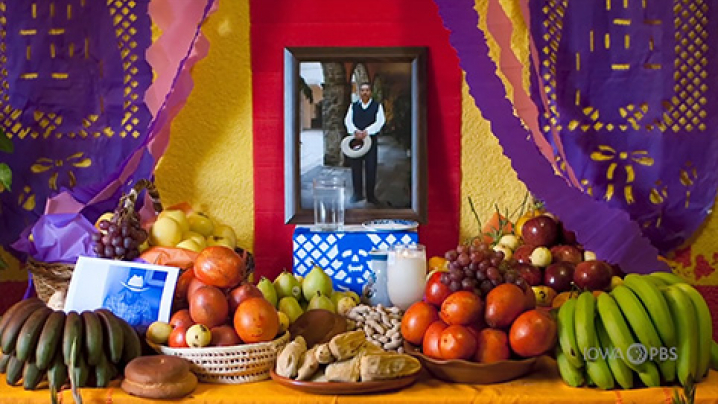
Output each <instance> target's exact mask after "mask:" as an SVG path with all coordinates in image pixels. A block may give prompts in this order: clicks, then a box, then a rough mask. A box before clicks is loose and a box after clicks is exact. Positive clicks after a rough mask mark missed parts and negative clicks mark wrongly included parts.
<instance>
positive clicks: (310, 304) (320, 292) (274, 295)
mask: <svg viewBox="0 0 718 404" xmlns="http://www.w3.org/2000/svg"><path fill="white" fill-rule="evenodd" d="M257 288H258V289H259V290H260V291H261V293H262V295H263V296H264V297H265V299H267V300H268V301H269V302H270V303H272V305H274V307H276V308H277V309H278V310H279V312H280V313H284V314H286V316H287V317H288V319H289V323H290V324H292V323H294V322H295V321H296V320H297V318H299V316H301V315H302V314H303V313H305V312H306V311H308V310H313V309H324V310H329V311H331V312H332V313H338V314H341V315H346V314H347V313H348V312H349V310H351V309H352V308H353V307H355V306H356V305H357V304H359V296H358V295H357V294H356V293H354V292H352V291H346V292H343V291H338V290H334V286H333V283H332V278H331V277H329V275H327V274H326V272H324V270H323V269H322V268H321V267H319V266H318V265H315V266H314V267H313V268H312V269H311V271H309V273H308V274H307V275H306V276H305V277H301V276H295V275H292V274H291V273H289V272H287V271H282V273H281V274H279V275H278V276H277V277H276V278H275V279H274V281H271V280H269V279H268V278H265V277H262V278H261V279H260V280H259V283H257Z"/></svg>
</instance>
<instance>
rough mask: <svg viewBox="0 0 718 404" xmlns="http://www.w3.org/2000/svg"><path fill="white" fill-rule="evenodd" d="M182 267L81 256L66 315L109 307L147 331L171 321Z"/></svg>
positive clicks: (71, 282)
mask: <svg viewBox="0 0 718 404" xmlns="http://www.w3.org/2000/svg"><path fill="white" fill-rule="evenodd" d="M178 276H179V268H175V267H166V266H161V265H152V264H144V263H139V262H129V261H117V260H109V259H102V258H91V257H80V258H79V259H78V260H77V264H76V265H75V269H74V271H73V273H72V280H71V281H70V287H69V288H68V291H67V299H66V300H65V309H64V310H65V312H70V311H73V310H74V311H77V312H78V313H79V312H82V311H84V310H95V309H99V308H103V307H104V308H106V309H109V310H110V311H111V312H113V313H114V314H115V315H116V316H118V317H120V318H122V319H124V320H125V321H127V322H128V323H129V324H130V325H131V326H132V327H133V328H135V329H136V330H138V331H140V332H144V331H145V330H146V329H147V327H148V326H149V325H150V324H151V323H152V322H154V321H165V322H169V319H170V313H171V309H172V299H173V297H174V290H175V286H176V285H177V277H178Z"/></svg>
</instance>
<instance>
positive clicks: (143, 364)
mask: <svg viewBox="0 0 718 404" xmlns="http://www.w3.org/2000/svg"><path fill="white" fill-rule="evenodd" d="M195 387H197V376H195V375H194V374H193V373H192V372H190V369H189V363H188V362H187V361H186V360H184V359H182V358H180V357H177V356H171V355H154V356H140V357H137V358H135V359H133V360H132V361H130V363H128V364H127V366H126V367H125V379H124V380H123V381H122V390H124V391H126V392H127V393H128V394H131V395H133V396H137V397H143V398H154V399H165V398H180V397H184V396H186V395H188V394H189V393H191V392H192V391H194V389H195Z"/></svg>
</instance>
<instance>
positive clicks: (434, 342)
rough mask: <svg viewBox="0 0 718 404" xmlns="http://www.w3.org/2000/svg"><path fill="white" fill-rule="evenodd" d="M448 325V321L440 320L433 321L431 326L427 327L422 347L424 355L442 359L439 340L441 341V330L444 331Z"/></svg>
mask: <svg viewBox="0 0 718 404" xmlns="http://www.w3.org/2000/svg"><path fill="white" fill-rule="evenodd" d="M446 327H448V326H447V325H446V323H444V322H443V321H441V320H439V321H434V322H433V323H431V325H430V326H429V328H427V329H426V333H425V334H424V341H423V343H422V349H421V350H422V352H423V353H424V355H426V356H428V357H430V358H435V359H442V357H441V351H440V350H439V342H440V341H441V332H442V331H444V329H445V328H446Z"/></svg>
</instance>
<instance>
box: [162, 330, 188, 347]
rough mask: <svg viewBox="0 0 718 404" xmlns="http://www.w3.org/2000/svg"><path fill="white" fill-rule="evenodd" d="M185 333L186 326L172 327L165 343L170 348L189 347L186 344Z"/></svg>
mask: <svg viewBox="0 0 718 404" xmlns="http://www.w3.org/2000/svg"><path fill="white" fill-rule="evenodd" d="M186 334H187V328H185V327H175V328H173V329H172V332H170V336H169V339H168V340H167V345H168V346H169V347H170V348H189V345H187V338H186V337H185V335H186Z"/></svg>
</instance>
